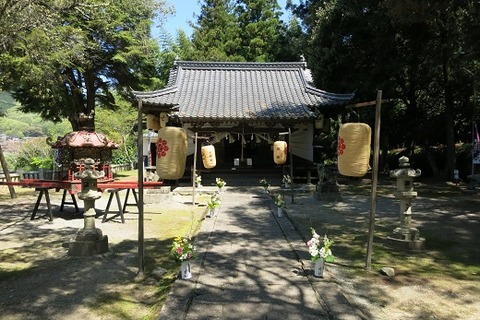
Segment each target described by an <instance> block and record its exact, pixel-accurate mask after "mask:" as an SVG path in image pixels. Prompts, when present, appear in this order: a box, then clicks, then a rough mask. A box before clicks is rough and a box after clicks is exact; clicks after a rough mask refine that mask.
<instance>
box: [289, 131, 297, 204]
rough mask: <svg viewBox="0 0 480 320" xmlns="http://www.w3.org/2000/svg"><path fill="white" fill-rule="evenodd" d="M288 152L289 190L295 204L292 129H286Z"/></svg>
mask: <svg viewBox="0 0 480 320" xmlns="http://www.w3.org/2000/svg"><path fill="white" fill-rule="evenodd" d="M288 150H289V151H290V179H291V180H292V181H291V183H290V190H291V191H292V204H293V203H295V196H294V191H293V153H292V151H293V150H292V129H291V128H288Z"/></svg>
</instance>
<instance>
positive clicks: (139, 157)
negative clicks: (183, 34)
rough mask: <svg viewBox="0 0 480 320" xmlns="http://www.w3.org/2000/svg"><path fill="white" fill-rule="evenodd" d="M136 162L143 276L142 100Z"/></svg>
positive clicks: (139, 266) (139, 248)
mask: <svg viewBox="0 0 480 320" xmlns="http://www.w3.org/2000/svg"><path fill="white" fill-rule="evenodd" d="M137 135H138V137H137V150H138V151H137V162H138V164H137V165H138V168H137V170H138V274H139V275H141V276H143V273H144V271H145V267H144V251H145V247H144V226H143V125H142V99H139V100H138V129H137Z"/></svg>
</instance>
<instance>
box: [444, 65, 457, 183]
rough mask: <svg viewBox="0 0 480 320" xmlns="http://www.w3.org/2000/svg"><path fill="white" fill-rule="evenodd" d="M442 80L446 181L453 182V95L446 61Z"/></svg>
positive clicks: (454, 163) (454, 161)
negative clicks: (443, 87) (443, 85)
mask: <svg viewBox="0 0 480 320" xmlns="http://www.w3.org/2000/svg"><path fill="white" fill-rule="evenodd" d="M443 79H444V83H445V121H446V124H445V128H446V135H447V137H446V138H447V177H448V180H453V170H454V169H455V165H456V154H455V126H454V119H453V118H454V112H453V95H452V88H451V84H450V68H449V66H448V61H444V63H443Z"/></svg>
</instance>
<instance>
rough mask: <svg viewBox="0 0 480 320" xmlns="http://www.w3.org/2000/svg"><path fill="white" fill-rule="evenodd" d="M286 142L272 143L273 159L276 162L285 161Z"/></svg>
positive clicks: (281, 162)
mask: <svg viewBox="0 0 480 320" xmlns="http://www.w3.org/2000/svg"><path fill="white" fill-rule="evenodd" d="M287 152H288V150H287V143H286V142H285V141H275V142H274V143H273V161H274V162H275V163H276V164H284V163H285V162H287Z"/></svg>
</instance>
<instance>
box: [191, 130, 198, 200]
mask: <svg viewBox="0 0 480 320" xmlns="http://www.w3.org/2000/svg"><path fill="white" fill-rule="evenodd" d="M197 142H198V133H197V132H195V142H194V143H195V150H194V152H193V170H192V187H193V189H192V206H195V179H196V178H197V149H198V148H197V147H198V145H197Z"/></svg>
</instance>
